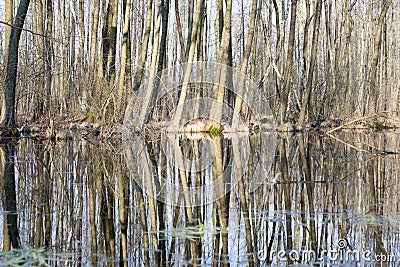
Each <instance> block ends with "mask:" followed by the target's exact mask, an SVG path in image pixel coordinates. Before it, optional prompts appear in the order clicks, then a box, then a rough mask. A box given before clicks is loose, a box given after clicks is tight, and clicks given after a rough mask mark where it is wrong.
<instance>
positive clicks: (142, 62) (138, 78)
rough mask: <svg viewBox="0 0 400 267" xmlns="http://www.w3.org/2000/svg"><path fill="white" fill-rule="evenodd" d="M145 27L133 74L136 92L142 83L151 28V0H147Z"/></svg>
mask: <svg viewBox="0 0 400 267" xmlns="http://www.w3.org/2000/svg"><path fill="white" fill-rule="evenodd" d="M146 9H147V11H146V12H147V14H146V28H145V30H144V36H143V45H142V46H141V51H140V59H139V64H138V67H137V70H136V75H135V84H134V87H133V90H134V91H135V92H136V91H137V90H138V89H139V87H140V84H141V83H142V76H143V70H144V68H145V65H146V60H147V49H148V45H149V37H150V30H151V20H152V17H153V0H147V6H146Z"/></svg>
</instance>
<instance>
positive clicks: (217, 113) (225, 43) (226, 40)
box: [211, 0, 232, 123]
mask: <svg viewBox="0 0 400 267" xmlns="http://www.w3.org/2000/svg"><path fill="white" fill-rule="evenodd" d="M231 24H232V0H227V1H226V12H225V18H224V30H223V32H222V39H221V45H220V50H219V62H220V63H221V69H220V70H217V72H218V74H219V75H218V74H217V78H216V79H217V83H216V84H214V86H213V91H214V93H215V98H216V101H214V102H213V106H212V107H211V117H212V118H213V119H214V120H215V121H217V122H218V123H220V122H221V120H222V108H223V105H222V103H223V102H224V98H225V87H227V78H228V77H227V75H228V69H227V65H229V51H230V46H231V45H232V43H231V41H230V36H231ZM219 103H221V104H219Z"/></svg>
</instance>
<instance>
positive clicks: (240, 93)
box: [232, 0, 258, 127]
mask: <svg viewBox="0 0 400 267" xmlns="http://www.w3.org/2000/svg"><path fill="white" fill-rule="evenodd" d="M257 2H258V0H252V2H251V12H250V23H249V33H248V36H247V41H246V46H245V48H244V54H243V59H242V63H241V66H240V72H241V74H242V77H241V78H242V79H240V84H239V87H238V92H237V95H236V100H235V108H234V113H235V114H236V115H237V116H239V113H240V110H241V108H242V102H243V99H242V97H243V94H244V87H245V79H244V78H245V77H246V76H247V69H248V66H249V58H250V53H251V48H252V47H253V38H254V31H255V24H256V23H255V22H256V16H257V10H258V7H257ZM243 35H244V31H243ZM243 39H244V36H243ZM254 52H255V51H253V53H254ZM233 118H234V119H235V118H237V117H236V116H233ZM237 124H238V122H237V121H235V120H233V122H232V125H233V127H236V126H238V125H237Z"/></svg>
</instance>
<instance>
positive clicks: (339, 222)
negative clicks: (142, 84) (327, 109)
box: [0, 133, 400, 266]
mask: <svg viewBox="0 0 400 267" xmlns="http://www.w3.org/2000/svg"><path fill="white" fill-rule="evenodd" d="M399 144H400V135H398V134H395V133H337V134H336V135H335V136H326V135H316V134H303V135H294V136H279V135H277V134H275V133H262V134H256V135H251V136H230V137H220V136H213V137H199V136H159V135H154V136H152V137H147V138H143V137H134V138H131V139H128V140H125V141H124V142H123V143H122V142H121V141H120V140H111V141H109V142H105V141H101V142H100V141H96V140H87V139H84V138H80V137H74V138H73V139H72V140H68V141H61V142H49V141H38V140H30V139H21V140H19V141H17V142H12V143H5V144H2V145H1V146H2V153H1V157H2V161H1V166H0V171H1V173H2V175H1V178H2V179H1V181H0V186H1V191H2V193H1V202H0V203H1V207H0V217H1V219H0V241H1V244H0V246H1V250H2V251H8V250H10V248H11V247H18V246H20V245H22V247H23V248H25V249H27V248H30V249H31V251H32V249H35V248H43V247H44V248H45V249H44V251H41V252H38V253H40V254H41V255H42V256H43V257H44V258H45V259H47V264H49V265H52V266H103V265H104V266H105V265H107V266H117V265H121V266H166V265H167V266H168V265H174V266H186V265H190V266H200V265H201V266H205V265H207V266H208V265H210V266H246V265H247V266H270V265H287V264H299V263H300V264H306V265H307V264H312V263H314V264H320V265H321V266H326V265H330V266H338V265H340V266H343V265H345V266H354V265H356V264H357V263H361V264H365V265H370V266H381V264H383V265H384V266H398V264H399V261H400V238H399V237H400V232H399V226H400V213H399V210H400V205H399V203H400V197H399V193H398V192H400V185H399V178H400V173H399V166H400V164H399V163H400V160H399V155H398V154H396V153H399V147H400V146H399ZM33 251H35V250H33ZM284 252H287V254H285V253H284ZM7 260H8V262H10V257H6V256H4V255H3V256H2V257H1V258H0V265H1V264H6V263H7ZM382 261H384V262H382ZM32 265H34V263H32Z"/></svg>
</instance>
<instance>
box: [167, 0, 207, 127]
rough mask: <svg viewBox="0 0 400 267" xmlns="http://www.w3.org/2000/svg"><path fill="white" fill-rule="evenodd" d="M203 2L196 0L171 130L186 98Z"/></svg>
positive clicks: (177, 121) (178, 117)
mask: <svg viewBox="0 0 400 267" xmlns="http://www.w3.org/2000/svg"><path fill="white" fill-rule="evenodd" d="M203 2H204V0H197V2H196V12H195V16H194V20H193V28H192V32H191V34H192V39H191V40H192V41H191V43H190V49H189V54H188V57H187V63H188V64H187V65H186V70H185V74H184V78H183V82H182V90H181V95H180V96H179V101H178V105H177V108H176V112H175V115H174V117H173V120H172V125H171V130H176V127H177V126H179V121H180V120H181V118H182V113H183V109H182V108H183V104H184V103H185V100H186V95H187V91H188V89H189V88H188V84H187V83H188V82H189V80H190V76H191V74H192V63H193V59H194V52H195V50H196V39H197V38H196V36H197V31H198V29H199V23H200V16H201V15H202V10H203V8H202V7H203Z"/></svg>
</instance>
